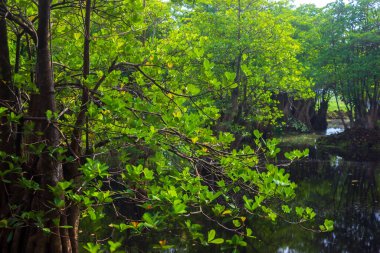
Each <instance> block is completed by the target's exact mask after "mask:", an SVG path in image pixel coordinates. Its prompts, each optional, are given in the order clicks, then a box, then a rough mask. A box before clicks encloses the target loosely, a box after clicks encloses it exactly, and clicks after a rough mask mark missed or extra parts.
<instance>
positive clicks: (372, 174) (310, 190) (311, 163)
mask: <svg viewBox="0 0 380 253" xmlns="http://www.w3.org/2000/svg"><path fill="white" fill-rule="evenodd" d="M379 155H380V154H379ZM290 174H291V178H292V179H293V180H294V181H295V182H296V183H297V184H298V189H297V199H296V201H297V203H298V204H300V205H305V206H309V207H312V208H314V210H315V211H316V213H317V215H318V216H319V217H320V218H329V219H333V220H334V221H335V224H334V227H335V229H334V231H333V232H331V233H314V232H309V231H308V230H307V229H305V228H301V227H300V226H297V225H289V223H286V222H281V221H280V222H278V223H277V224H270V223H268V222H260V223H258V224H256V229H255V230H256V233H257V237H258V238H259V240H258V241H256V243H255V246H254V249H255V251H256V252H278V253H280V252H288V253H291V252H292V253H293V252H294V253H295V252H345V253H349V252H352V253H360V252H369V253H377V252H380V204H379V200H380V186H379V180H380V162H378V161H371V162H370V161H360V162H357V161H348V160H345V159H343V158H342V157H339V156H336V155H333V154H329V155H327V154H318V152H316V153H314V154H313V156H312V157H310V158H309V159H308V160H307V161H303V162H299V163H298V164H295V165H294V166H292V168H290ZM306 227H307V225H306ZM309 228H310V227H309Z"/></svg>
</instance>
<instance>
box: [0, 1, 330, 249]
mask: <svg viewBox="0 0 380 253" xmlns="http://www.w3.org/2000/svg"><path fill="white" fill-rule="evenodd" d="M46 3H47V2H46V1H42V0H40V1H38V3H37V4H28V3H26V2H25V1H12V2H9V3H8V2H5V1H1V2H0V4H1V5H0V7H1V12H0V13H1V14H2V13H3V12H6V13H7V15H3V16H1V18H2V20H5V19H3V18H7V25H6V27H5V28H6V32H7V33H8V35H7V37H5V33H4V34H0V36H4V37H2V38H8V40H7V41H6V44H7V45H6V46H7V48H8V47H9V51H10V57H9V59H8V60H9V62H10V65H11V66H12V70H11V71H10V72H11V73H12V78H11V80H5V78H4V77H2V80H1V81H2V82H3V83H4V85H7V86H6V87H7V88H8V89H9V90H11V91H12V92H11V93H10V94H6V95H7V96H8V97H5V98H3V97H2V101H1V103H2V104H1V106H2V107H1V109H0V114H1V116H2V127H3V128H4V129H5V130H6V131H3V132H2V135H1V141H2V143H8V142H9V144H10V145H12V146H14V147H15V150H10V149H7V148H6V147H3V146H1V148H2V150H0V151H1V153H0V154H1V158H2V163H3V164H4V165H6V166H2V168H1V174H0V179H1V187H2V188H4V189H5V191H4V193H2V194H3V195H1V196H2V197H3V196H4V197H6V199H7V201H4V203H3V202H2V203H1V205H2V206H1V207H2V208H1V210H2V211H1V213H0V215H1V216H0V226H1V227H2V228H4V230H2V233H1V239H3V237H5V238H7V239H6V240H0V241H1V243H3V242H4V247H9V246H10V245H12V243H13V242H12V240H15V241H14V244H18V242H16V240H18V239H19V238H17V237H16V236H13V235H14V233H15V231H16V230H17V229H26V228H28V230H27V231H26V232H25V234H29V237H27V238H22V240H23V241H26V242H27V244H26V245H28V246H30V247H34V245H36V244H34V240H38V239H35V237H36V235H34V234H33V233H34V232H35V233H36V234H37V235H38V236H39V235H41V238H40V239H41V244H43V243H46V244H47V245H53V246H46V245H45V246H44V247H45V248H48V247H57V248H55V249H57V250H58V249H60V250H62V248H63V247H68V246H67V245H68V244H69V243H70V244H71V245H72V248H73V251H75V250H78V249H76V247H75V244H78V238H77V237H76V236H77V234H78V233H79V230H80V229H81V228H78V227H77V226H78V223H79V220H78V221H77V219H79V216H80V219H81V222H83V223H82V224H86V225H88V227H89V228H91V229H93V230H91V231H87V232H85V233H84V234H87V233H92V232H97V236H101V238H95V241H94V242H86V243H84V244H83V245H81V246H82V247H83V248H84V249H85V250H87V251H88V252H98V251H100V250H108V251H110V252H120V251H121V250H122V249H121V248H122V247H123V245H124V243H125V242H126V243H127V244H128V243H131V241H133V240H134V238H136V237H148V236H149V234H150V233H154V232H153V231H158V232H162V231H165V232H167V233H175V232H178V231H182V232H184V233H185V234H186V236H187V237H188V238H190V240H192V243H194V244H196V243H198V244H201V245H212V244H216V245H217V244H224V245H227V247H230V248H233V249H234V250H235V252H236V251H237V249H238V247H242V246H246V245H247V243H246V241H245V239H246V238H250V237H253V236H254V235H253V234H254V233H253V230H252V228H250V227H249V225H248V221H252V220H254V215H260V216H261V217H264V218H266V219H270V220H272V221H275V220H276V219H277V217H278V216H283V215H288V214H289V215H290V214H296V217H297V221H296V222H299V223H302V222H305V221H308V220H311V219H313V218H314V216H315V213H314V211H313V210H311V209H308V208H305V209H304V208H302V207H297V208H295V209H290V208H287V207H286V206H285V205H283V204H284V202H285V201H288V200H291V199H293V198H294V197H295V188H296V185H295V184H294V183H293V182H291V181H290V179H289V174H287V173H286V172H285V170H284V169H283V168H280V167H278V166H276V165H275V162H276V157H277V155H278V154H279V152H280V149H279V148H278V147H277V144H278V142H279V141H278V140H276V139H273V140H270V139H264V138H263V137H262V134H261V133H260V132H259V131H257V130H255V131H253V127H252V125H254V124H256V125H260V124H261V125H267V124H272V123H274V122H276V119H277V118H278V117H279V116H280V115H281V113H280V112H279V111H278V110H277V109H276V108H275V105H276V103H277V102H276V101H275V99H274V97H273V96H274V95H276V94H278V93H280V92H282V91H284V90H286V91H287V92H289V93H292V94H293V95H294V96H299V97H303V96H304V97H309V96H310V89H309V85H310V82H309V81H308V79H306V78H305V77H304V76H303V75H302V72H303V67H302V66H301V65H300V64H299V62H298V60H297V59H296V56H297V52H298V51H299V44H298V43H297V42H296V41H295V40H294V39H293V38H292V33H293V31H294V29H293V28H292V26H291V24H290V22H289V20H288V19H287V17H286V16H284V15H281V13H278V12H277V10H278V8H279V6H277V5H275V4H270V3H268V2H266V1H257V2H255V3H254V4H251V3H248V2H245V1H238V6H237V5H236V3H232V2H228V1H215V2H212V1H211V2H208V1H204V2H202V1H201V2H199V3H197V4H193V5H191V6H190V5H188V4H186V3H181V4H179V3H167V2H162V1H149V2H145V1H144V2H143V3H140V2H137V1H124V0H123V1H116V2H115V1H101V2H99V1H97V2H92V1H90V0H87V1H79V2H76V1H53V2H52V5H51V6H49V5H46ZM41 6H45V7H46V8H45V9H43V8H42V7H41ZM44 15H45V16H46V17H50V19H49V22H46V20H47V19H46V18H45V19H44V18H43V17H45V16H44ZM78 17H82V19H81V18H78ZM210 20H211V21H210ZM264 21H265V22H264ZM208 22H212V23H215V24H217V26H215V27H212V26H210V25H209V23H208ZM43 24H45V28H44V27H43ZM41 27H42V28H41ZM214 28H215V29H214ZM35 30H37V31H38V32H37V34H36V33H35ZM47 30H49V31H50V34H49V32H46V31H47ZM44 31H45V33H44ZM41 34H45V37H43V36H42V35H41ZM47 35H50V36H47ZM48 45H49V46H48ZM43 46H44V47H43ZM42 47H43V48H42ZM2 56H3V55H2ZM4 56H6V55H5V54H4ZM5 58H6V57H5ZM43 63H45V64H46V63H48V64H46V65H44V66H45V67H46V66H47V68H46V69H45V68H41V66H42V64H43ZM2 67H3V66H2ZM49 68H52V69H51V71H50V72H49ZM4 69H5V67H4ZM45 70H46V73H45V72H43V71H45ZM34 71H35V72H36V73H37V74H36V76H35V73H34ZM42 77H45V78H46V80H47V81H44V79H42ZM49 78H52V79H53V80H50V81H51V84H49V83H50V81H49ZM3 79H4V80H3ZM43 94H45V95H46V96H48V97H42V95H43ZM1 95H2V94H1ZM9 101H13V102H12V103H11V102H9ZM253 105H255V106H253ZM239 108H240V109H239ZM229 114H230V116H231V115H232V116H233V117H230V116H228V115H229ZM239 119H241V121H244V123H239V124H236V125H237V126H235V128H233V127H224V124H227V125H229V126H231V125H233V124H235V123H237V122H238V121H239ZM14 129H16V131H15V130H14ZM229 129H243V130H244V135H245V136H248V137H249V138H250V139H251V140H252V141H251V142H250V143H248V144H249V145H239V147H238V148H233V147H232V144H233V142H234V141H235V138H236V137H235V135H234V134H233V133H231V132H229V131H228V130H229ZM307 152H308V151H304V152H301V151H299V150H295V151H293V152H291V153H289V154H287V158H288V160H289V161H288V162H289V163H290V162H292V161H293V160H295V159H300V158H302V157H304V156H307V154H308V153H307ZM4 199H5V198H4ZM24 199H26V200H27V201H23V200H24ZM274 200H275V202H276V203H275V204H273V202H274ZM3 207H4V208H3ZM111 214H112V215H111ZM111 217H112V218H111ZM201 219H205V220H206V221H207V222H208V223H210V225H209V226H204V225H201V224H200V223H201V222H200V220H201ZM107 223H108V224H109V226H107V227H106V228H105V226H104V224H107ZM217 227H220V228H222V229H224V230H226V231H230V232H232V234H233V235H229V238H222V235H219V232H217V230H216V228H217ZM29 228H30V229H29ZM84 228H85V227H83V228H82V230H84ZM331 228H332V226H331V223H330V222H327V223H325V224H324V225H323V228H322V227H321V229H322V230H323V231H328V230H330V229H331ZM3 231H4V232H3ZM98 232H99V234H98ZM72 234H74V236H68V235H72ZM110 234H111V235H112V240H104V238H109V236H110ZM83 237H84V238H85V236H83ZM8 238H10V239H8ZM85 239H86V240H87V239H88V238H85ZM69 241H70V242H69ZM106 241H107V242H106ZM53 242H54V243H53ZM155 247H157V248H159V249H167V248H171V247H172V244H171V242H170V238H163V239H162V240H159V241H158V244H156V246H155ZM57 252H58V251H57Z"/></svg>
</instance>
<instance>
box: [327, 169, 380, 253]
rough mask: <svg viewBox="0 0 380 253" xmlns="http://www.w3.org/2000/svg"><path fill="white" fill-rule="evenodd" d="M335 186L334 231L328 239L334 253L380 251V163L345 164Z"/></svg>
mask: <svg viewBox="0 0 380 253" xmlns="http://www.w3.org/2000/svg"><path fill="white" fill-rule="evenodd" d="M341 166H342V167H343V170H342V172H343V174H342V176H341V177H339V178H340V180H339V181H338V184H336V185H335V189H336V195H335V197H336V200H335V203H334V204H335V215H334V216H335V231H334V233H333V234H331V236H330V237H329V238H328V240H329V241H330V242H331V244H329V247H328V248H329V249H331V250H334V251H335V252H377V251H378V250H380V234H379V231H380V220H379V218H378V216H379V214H380V209H379V204H378V201H379V192H378V187H377V184H376V169H380V166H379V164H378V163H352V162H351V163H348V162H347V163H343V164H342V165H341Z"/></svg>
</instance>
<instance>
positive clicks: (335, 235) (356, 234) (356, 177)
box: [130, 128, 380, 253]
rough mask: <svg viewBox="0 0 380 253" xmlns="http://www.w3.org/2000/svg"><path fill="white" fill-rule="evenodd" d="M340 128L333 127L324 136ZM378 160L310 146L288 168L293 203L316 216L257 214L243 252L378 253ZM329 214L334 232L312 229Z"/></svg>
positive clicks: (141, 248)
mask: <svg viewBox="0 0 380 253" xmlns="http://www.w3.org/2000/svg"><path fill="white" fill-rule="evenodd" d="M340 131H342V130H341V129H340V128H334V129H332V128H330V129H329V130H328V131H327V132H326V133H324V134H325V135H329V134H333V133H336V132H340ZM353 157H354V156H353ZM378 158H379V159H377V161H373V160H372V161H352V160H351V159H350V157H346V158H342V157H340V156H338V155H336V154H333V153H331V152H324V153H322V151H319V150H317V149H316V148H314V147H311V152H310V156H309V158H308V159H305V160H302V161H299V162H297V163H295V164H293V165H291V166H290V167H289V168H287V170H288V171H289V173H290V175H291V179H292V180H293V181H294V182H296V183H297V185H298V188H297V197H296V199H295V200H294V203H293V204H294V205H296V206H304V207H305V206H308V207H311V208H313V209H314V211H315V212H316V213H317V218H316V220H315V221H313V222H310V223H302V224H301V225H299V224H298V225H294V224H290V223H289V222H286V221H284V219H281V218H279V219H278V220H277V222H276V223H273V222H271V221H267V220H263V219H261V218H258V219H256V220H255V221H254V222H253V223H252V224H250V227H251V228H252V229H253V234H254V235H255V236H256V239H253V240H251V241H247V243H248V246H247V247H245V248H240V249H239V252H241V253H244V252H247V253H248V252H249V253H250V252H257V253H272V252H273V253H314V252H326V253H330V252H331V253H335V252H337V253H340V252H341V253H380V203H379V201H380V185H379V182H380V154H379V157H378ZM290 205H292V203H290ZM325 218H327V219H332V220H334V222H335V224H334V231H333V232H328V233H320V232H313V231H311V230H314V231H315V230H318V225H319V224H322V223H323V220H324V219H325ZM205 226H207V225H206V224H205ZM218 233H223V232H222V231H219V232H218ZM226 236H228V235H226ZM178 237H179V236H178ZM172 239H174V238H172ZM184 244H185V245H184ZM143 245H144V246H145V247H144V246H143ZM133 248H134V247H133ZM136 248H137V250H136ZM136 248H134V249H135V250H136V251H135V250H133V249H132V250H131V251H130V252H165V253H166V252H191V253H192V252H197V253H198V252H232V250H229V249H228V248H227V249H224V250H223V249H221V248H219V247H217V246H216V245H213V246H211V247H206V248H202V247H197V248H195V246H193V245H191V244H190V245H189V244H187V243H186V242H185V243H184V242H183V241H182V243H179V244H177V245H176V246H175V247H174V248H172V249H169V250H164V251H160V250H158V251H154V250H153V251H152V247H151V244H149V243H147V242H145V243H144V242H139V243H138V246H137V247H136Z"/></svg>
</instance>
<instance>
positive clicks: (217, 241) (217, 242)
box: [208, 238, 224, 244]
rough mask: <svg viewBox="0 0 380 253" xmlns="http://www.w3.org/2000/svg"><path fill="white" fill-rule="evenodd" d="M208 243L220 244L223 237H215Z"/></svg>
mask: <svg viewBox="0 0 380 253" xmlns="http://www.w3.org/2000/svg"><path fill="white" fill-rule="evenodd" d="M208 243H212V244H222V243H224V239H223V238H216V239H214V240H212V241H210V242H208Z"/></svg>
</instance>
